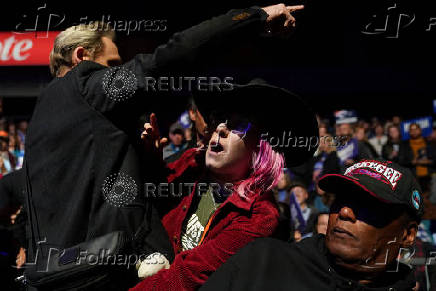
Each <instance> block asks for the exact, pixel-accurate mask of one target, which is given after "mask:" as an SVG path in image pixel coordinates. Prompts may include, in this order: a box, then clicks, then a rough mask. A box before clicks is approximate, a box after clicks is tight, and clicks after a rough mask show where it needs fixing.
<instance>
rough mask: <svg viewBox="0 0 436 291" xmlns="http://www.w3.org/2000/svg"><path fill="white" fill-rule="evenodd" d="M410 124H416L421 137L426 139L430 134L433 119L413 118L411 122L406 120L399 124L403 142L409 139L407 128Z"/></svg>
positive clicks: (427, 117) (429, 117) (428, 117)
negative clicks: (420, 130)
mask: <svg viewBox="0 0 436 291" xmlns="http://www.w3.org/2000/svg"><path fill="white" fill-rule="evenodd" d="M412 123H416V124H418V125H419V126H420V127H421V129H422V136H423V137H427V136H429V135H430V134H431V132H432V124H433V119H432V117H431V116H426V117H420V118H415V119H411V120H406V121H404V122H402V123H401V136H402V138H403V140H407V139H409V138H410V136H409V127H410V125H411V124H412Z"/></svg>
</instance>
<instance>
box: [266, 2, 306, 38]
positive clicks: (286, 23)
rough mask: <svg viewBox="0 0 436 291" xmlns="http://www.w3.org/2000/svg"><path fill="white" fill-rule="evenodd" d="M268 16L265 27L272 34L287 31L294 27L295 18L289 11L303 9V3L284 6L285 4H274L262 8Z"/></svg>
mask: <svg viewBox="0 0 436 291" xmlns="http://www.w3.org/2000/svg"><path fill="white" fill-rule="evenodd" d="M262 9H263V10H264V11H265V12H266V13H267V14H268V18H267V19H266V22H267V29H268V31H269V32H271V33H273V34H280V33H289V32H290V31H291V30H292V29H293V28H295V21H296V20H295V18H294V16H292V15H291V13H293V12H295V11H298V10H302V9H304V5H295V6H286V5H285V4H283V3H281V4H276V5H272V6H267V7H264V8H262Z"/></svg>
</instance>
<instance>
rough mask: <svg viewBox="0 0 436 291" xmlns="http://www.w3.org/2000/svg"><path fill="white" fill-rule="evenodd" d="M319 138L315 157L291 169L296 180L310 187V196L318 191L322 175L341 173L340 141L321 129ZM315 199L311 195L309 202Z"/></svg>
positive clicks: (324, 129) (308, 188)
mask: <svg viewBox="0 0 436 291" xmlns="http://www.w3.org/2000/svg"><path fill="white" fill-rule="evenodd" d="M319 136H320V139H319V147H318V150H317V151H316V153H315V155H314V157H313V158H312V159H310V160H309V161H307V162H306V163H304V164H303V165H301V166H298V167H293V168H291V169H290V170H291V172H292V174H293V175H294V176H295V178H294V179H296V180H298V181H301V182H302V183H303V184H304V185H308V187H307V190H308V191H309V193H310V194H313V192H314V191H315V190H316V189H315V188H316V183H317V179H318V178H319V177H320V176H321V175H324V174H329V173H339V172H340V170H341V162H340V160H339V158H338V155H337V153H336V143H337V142H338V141H337V140H336V139H335V138H333V137H332V136H331V134H329V133H328V132H327V129H326V128H320V130H319ZM313 198H314V195H310V196H309V201H312V200H313Z"/></svg>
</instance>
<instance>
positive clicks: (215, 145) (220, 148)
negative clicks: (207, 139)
mask: <svg viewBox="0 0 436 291" xmlns="http://www.w3.org/2000/svg"><path fill="white" fill-rule="evenodd" d="M209 147H210V150H211V151H212V152H214V153H220V152H222V151H224V147H223V146H222V145H221V144H220V143H217V142H216V141H213V142H211V143H210V145H209Z"/></svg>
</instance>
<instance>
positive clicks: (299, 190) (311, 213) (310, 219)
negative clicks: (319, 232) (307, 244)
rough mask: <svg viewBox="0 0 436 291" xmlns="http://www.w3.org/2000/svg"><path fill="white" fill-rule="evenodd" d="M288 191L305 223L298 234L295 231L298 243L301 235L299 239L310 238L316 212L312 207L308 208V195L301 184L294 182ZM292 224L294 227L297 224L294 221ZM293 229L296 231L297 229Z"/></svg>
mask: <svg viewBox="0 0 436 291" xmlns="http://www.w3.org/2000/svg"><path fill="white" fill-rule="evenodd" d="M290 190H291V193H293V194H294V195H295V198H296V200H297V202H298V204H299V206H300V209H301V213H302V215H303V219H304V221H305V223H306V226H305V228H304V229H303V230H302V231H301V233H300V232H299V231H298V232H297V231H296V232H297V234H296V235H297V237H296V238H295V240H297V241H298V238H299V236H300V234H301V238H303V237H305V236H306V235H307V236H310V234H311V233H312V232H313V229H314V226H315V219H316V217H317V216H318V211H317V210H316V209H315V208H313V207H309V205H308V203H307V199H308V198H309V193H308V192H307V189H306V188H305V187H304V185H303V184H301V183H298V182H296V183H295V184H294V185H292V187H291V189H290ZM291 216H292V215H291ZM293 223H294V225H295V224H298V223H299V222H298V221H295V220H294V221H293ZM294 228H295V229H297V227H294Z"/></svg>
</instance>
